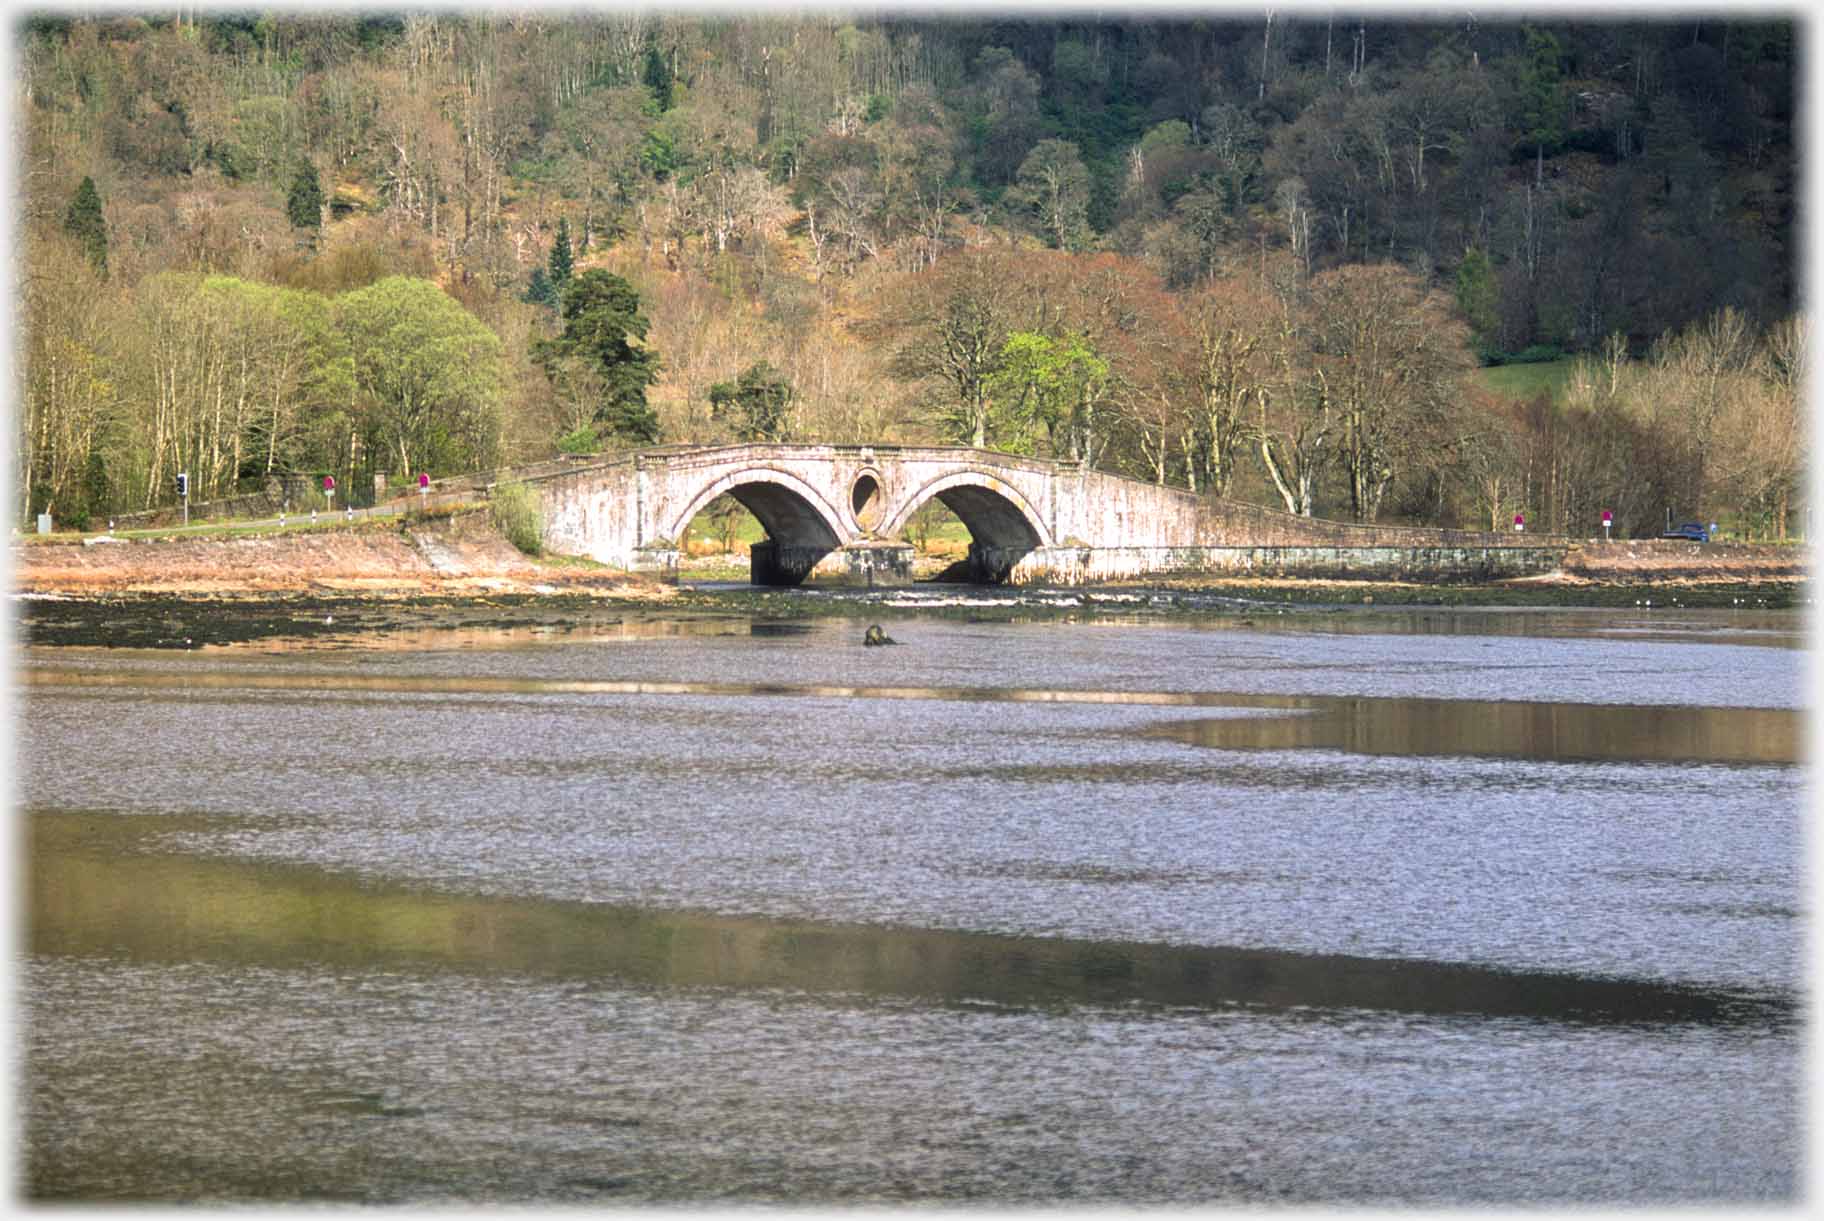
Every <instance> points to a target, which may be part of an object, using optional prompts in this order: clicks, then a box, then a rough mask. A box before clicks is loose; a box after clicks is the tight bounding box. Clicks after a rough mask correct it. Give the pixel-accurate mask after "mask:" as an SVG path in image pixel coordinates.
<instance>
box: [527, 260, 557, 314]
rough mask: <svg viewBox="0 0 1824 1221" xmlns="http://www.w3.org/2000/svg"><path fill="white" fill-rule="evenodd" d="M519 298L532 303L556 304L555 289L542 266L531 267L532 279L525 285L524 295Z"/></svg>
mask: <svg viewBox="0 0 1824 1221" xmlns="http://www.w3.org/2000/svg"><path fill="white" fill-rule="evenodd" d="M521 300H524V301H530V302H532V304H534V305H556V304H557V289H556V287H555V286H554V285H553V284H552V283H551V277H550V276H548V275H546V274H545V269H544V268H543V267H534V268H533V269H532V281H531V283H529V284H527V285H526V295H525V296H524V297H522V298H521Z"/></svg>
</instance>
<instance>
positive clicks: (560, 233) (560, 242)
mask: <svg viewBox="0 0 1824 1221" xmlns="http://www.w3.org/2000/svg"><path fill="white" fill-rule="evenodd" d="M575 265H576V257H575V255H573V254H572V253H571V251H570V219H569V217H565V216H560V217H558V218H557V237H556V238H555V239H554V240H553V241H552V243H551V273H550V274H551V287H552V288H553V289H555V290H557V291H558V292H560V293H561V292H563V291H564V285H565V284H568V283H569V282H570V272H571V270H572V269H573V268H574V267H575Z"/></svg>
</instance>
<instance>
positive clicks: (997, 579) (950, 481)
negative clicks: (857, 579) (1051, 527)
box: [882, 471, 1052, 585]
mask: <svg viewBox="0 0 1824 1221" xmlns="http://www.w3.org/2000/svg"><path fill="white" fill-rule="evenodd" d="M934 499H935V500H937V501H938V502H939V503H941V504H942V505H943V506H944V507H945V508H947V509H949V510H950V511H951V512H952V513H954V514H956V516H957V518H958V519H959V520H960V521H961V522H962V523H963V526H964V528H965V529H967V530H968V531H969V538H970V544H969V558H968V559H967V561H965V562H963V564H962V565H961V569H960V571H957V570H956V569H955V566H953V570H952V571H951V572H949V573H946V575H945V578H942V579H960V580H966V581H971V582H974V583H977V584H985V585H997V584H1000V583H1001V582H1003V581H1005V580H1007V578H1008V576H1009V575H1010V574H1011V573H1012V571H1013V567H1014V565H1015V564H1017V563H1019V562H1020V560H1021V559H1022V558H1023V557H1025V556H1026V555H1029V554H1030V553H1032V552H1033V551H1036V550H1038V549H1039V548H1041V547H1049V546H1051V545H1052V539H1051V537H1050V532H1049V531H1048V530H1047V529H1046V527H1045V523H1044V519H1043V518H1042V517H1041V516H1040V515H1039V513H1038V511H1037V510H1036V509H1035V508H1034V507H1033V506H1032V504H1031V503H1030V502H1029V501H1027V500H1026V498H1025V497H1023V496H1021V495H1020V494H1019V493H1018V492H1016V491H1014V490H1013V489H1012V488H1010V487H1008V486H1007V485H1006V484H1004V483H1001V482H1000V481H999V480H997V479H994V478H993V477H992V476H989V475H985V474H982V473H981V472H977V471H961V472H958V473H956V474H953V475H946V476H944V477H942V478H940V479H936V480H933V481H932V482H930V483H928V484H926V485H925V486H924V487H922V488H920V489H918V491H916V492H914V493H913V494H912V495H911V496H910V497H908V498H907V499H906V502H905V504H904V505H902V506H901V507H900V510H899V512H898V513H896V514H895V515H894V517H893V520H892V521H891V522H889V523H888V524H887V525H886V526H885V527H884V528H883V530H882V533H883V534H885V535H886V536H887V537H889V538H902V537H904V534H905V529H906V525H907V523H908V522H909V521H910V520H911V517H912V515H913V514H914V513H916V512H918V510H919V509H920V508H921V507H923V506H924V505H925V504H927V503H928V502H930V501H931V500H934Z"/></svg>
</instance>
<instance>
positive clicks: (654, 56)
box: [640, 44, 676, 114]
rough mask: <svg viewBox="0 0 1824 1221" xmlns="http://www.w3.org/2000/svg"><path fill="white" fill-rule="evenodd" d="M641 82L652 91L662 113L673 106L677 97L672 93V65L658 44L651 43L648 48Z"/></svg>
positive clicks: (653, 98) (654, 100)
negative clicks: (660, 50) (661, 52)
mask: <svg viewBox="0 0 1824 1221" xmlns="http://www.w3.org/2000/svg"><path fill="white" fill-rule="evenodd" d="M640 82H641V83H642V84H644V85H645V86H646V88H648V89H650V90H651V91H652V100H653V102H654V103H655V104H657V106H658V108H659V113H660V114H664V113H665V112H666V111H667V110H670V109H671V108H672V105H673V104H674V102H675V100H676V99H675V98H674V97H673V95H672V88H671V82H672V74H671V65H670V64H669V63H668V62H666V59H665V56H663V55H662V54H660V53H659V48H658V47H656V46H653V45H650V44H649V45H648V46H647V48H646V64H645V68H644V70H643V71H642V72H641V73H640Z"/></svg>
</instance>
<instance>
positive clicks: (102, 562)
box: [10, 513, 1809, 649]
mask: <svg viewBox="0 0 1824 1221" xmlns="http://www.w3.org/2000/svg"><path fill="white" fill-rule="evenodd" d="M1807 559H1808V549H1807V548H1805V547H1803V546H1797V545H1790V546H1788V545H1774V544H1758V545H1753V544H1727V543H1725V544H1709V545H1698V544H1684V543H1668V542H1662V541H1660V540H1641V541H1638V542H1633V543H1626V542H1617V543H1606V544H1597V545H1594V546H1591V547H1589V548H1585V549H1582V550H1579V551H1577V552H1574V553H1573V554H1572V556H1571V557H1569V558H1568V559H1567V562H1566V564H1565V565H1564V567H1563V569H1561V570H1560V571H1558V572H1555V573H1552V574H1549V575H1546V576H1535V577H1526V578H1515V579H1510V580H1503V581H1491V582H1485V583H1462V582H1456V583H1452V582H1414V581H1391V580H1372V579H1361V580H1335V579H1295V578H1249V579H1233V578H1231V579H1220V580H1211V579H1207V578H1201V577H1183V576H1180V577H1172V576H1160V577H1157V578H1151V579H1147V580H1143V581H1127V582H1121V583H1111V584H1102V585H1086V586H1044V587H1040V586H961V585H942V584H937V583H934V582H920V583H915V584H914V585H912V586H908V587H900V588H897V589H877V590H856V589H850V588H842V587H825V586H817V585H807V586H800V587H796V588H788V589H771V588H764V587H757V586H751V585H747V584H745V583H743V578H744V573H743V572H742V570H741V569H740V568H739V567H738V566H731V565H730V564H728V563H727V562H726V561H725V560H720V559H719V560H716V561H711V562H699V563H698V564H696V565H692V566H690V567H687V568H686V569H685V570H684V571H683V572H682V573H680V574H679V578H680V579H679V581H678V583H677V584H672V583H669V582H666V581H661V580H659V579H657V578H655V577H652V576H648V575H643V574H629V573H624V572H618V571H615V570H612V569H608V568H604V567H602V566H600V565H596V564H593V563H590V562H589V561H579V560H571V559H565V558H561V557H547V558H544V559H534V558H532V557H529V556H526V555H523V554H522V553H520V552H519V551H518V550H517V549H515V548H514V547H513V546H512V545H511V544H510V543H508V542H507V541H506V540H505V539H504V538H503V537H502V536H501V535H500V534H499V533H498V531H496V530H495V529H494V528H493V526H492V524H491V522H489V521H488V519H487V516H486V515H485V514H482V513H463V514H456V515H452V516H445V517H435V518H429V519H417V520H413V521H408V522H404V523H362V524H358V525H354V526H346V527H344V526H336V527H330V528H317V529H309V530H300V531H297V532H295V533H292V532H286V533H273V532H265V533H249V534H244V535H234V536H229V537H218V538H194V537H178V538H174V537H170V536H165V537H159V538H149V539H134V540H132V541H131V542H127V541H115V542H113V543H112V545H94V544H93V541H92V540H83V541H79V542H65V541H51V542H39V541H36V540H34V541H32V542H30V543H15V545H14V546H13V548H12V551H11V560H12V564H13V580H12V582H11V584H10V593H11V594H12V598H11V604H12V606H13V607H14V611H15V615H16V619H17V625H16V638H18V639H20V640H21V641H22V642H23V643H25V644H28V645H52V646H56V645H72V646H80V645H91V646H99V647H128V648H131V647H142V648H146V647H149V648H180V649H181V648H196V647H203V646H205V645H219V644H234V643H243V642H248V641H254V640H267V639H279V638H294V639H326V638H338V639H352V638H354V637H358V636H360V635H363V634H368V633H373V632H386V631H393V632H397V631H407V630H437V629H447V628H469V629H473V628H492V629H508V628H527V627H535V628H550V629H552V630H577V629H579V628H583V627H597V626H603V625H612V624H615V623H621V622H626V621H628V620H630V619H632V620H653V619H667V618H684V617H689V618H714V617H717V616H738V617H741V618H745V619H760V620H779V619H791V618H809V617H829V616H835V617H849V618H862V617H872V618H880V619H890V618H904V617H907V616H910V615H938V616H944V617H950V616H957V617H967V618H975V619H1009V618H1019V619H1027V620H1030V619H1045V618H1056V619H1082V618H1109V617H1135V616H1139V617H1144V618H1148V619H1173V618H1194V619H1235V620H1243V621H1245V620H1249V619H1251V618H1253V617H1256V616H1259V615H1262V614H1267V615H1275V614H1281V615H1283V614H1328V613H1336V612H1341V611H1355V612H1366V611H1371V610H1376V609H1381V610H1388V609H1399V608H1412V609H1415V610H1417V609H1453V608H1457V609H1476V608H1486V609H1495V608H1514V609H1548V608H1567V609H1568V608H1591V609H1601V608H1615V609H1620V608H1627V609H1635V608H1651V607H1655V606H1660V607H1679V608H1704V607H1720V608H1724V609H1729V608H1752V609H1759V610H1780V609H1794V608H1798V607H1801V606H1803V605H1805V604H1807V603H1808V601H1809V591H1808V588H1807V586H1808V579H1809V572H1808V565H1807Z"/></svg>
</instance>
